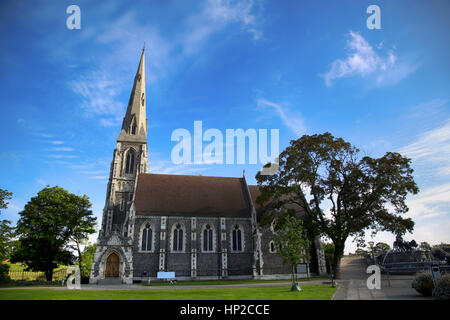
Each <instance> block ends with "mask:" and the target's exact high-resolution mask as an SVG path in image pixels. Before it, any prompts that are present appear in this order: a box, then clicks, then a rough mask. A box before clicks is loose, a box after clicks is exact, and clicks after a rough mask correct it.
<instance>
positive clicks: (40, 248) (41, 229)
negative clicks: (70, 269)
mask: <svg viewBox="0 0 450 320" xmlns="http://www.w3.org/2000/svg"><path fill="white" fill-rule="evenodd" d="M89 207H90V203H89V201H88V199H87V197H86V196H83V197H79V196H76V195H74V194H71V193H69V192H68V191H66V190H64V189H63V188H60V187H58V186H55V187H49V186H47V187H46V188H44V189H42V190H41V191H39V192H38V195H37V196H36V197H33V198H31V200H30V201H29V202H28V203H27V204H26V205H25V208H24V210H23V211H22V212H20V213H19V215H20V216H21V217H20V219H19V221H18V222H17V234H18V236H19V241H18V242H19V245H18V248H17V249H16V250H15V251H14V253H13V255H12V258H11V262H23V263H25V265H26V266H27V270H30V269H31V270H33V271H44V272H45V276H46V278H47V281H51V280H52V277H53V269H54V268H56V267H57V266H58V265H59V264H71V263H72V262H73V260H74V256H73V255H72V252H71V251H70V249H71V247H70V245H69V242H70V241H71V240H73V239H75V238H77V237H79V236H80V234H81V235H82V234H83V232H81V231H80V230H84V227H83V228H81V229H79V226H84V222H85V221H89V220H90V219H86V217H87V216H88V214H87V212H88V211H89V210H88V208H89ZM89 212H90V211H89Z"/></svg>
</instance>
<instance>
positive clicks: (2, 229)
mask: <svg viewBox="0 0 450 320" xmlns="http://www.w3.org/2000/svg"><path fill="white" fill-rule="evenodd" d="M11 198H12V193H11V192H8V191H7V190H3V189H0V209H6V208H8V202H7V200H9V199H11ZM0 213H1V212H0ZM10 224H11V221H9V220H6V219H3V220H0V261H1V260H3V259H7V258H9V257H10V255H11V252H12V248H13V243H14V242H13V238H14V228H13V227H11V225H10Z"/></svg>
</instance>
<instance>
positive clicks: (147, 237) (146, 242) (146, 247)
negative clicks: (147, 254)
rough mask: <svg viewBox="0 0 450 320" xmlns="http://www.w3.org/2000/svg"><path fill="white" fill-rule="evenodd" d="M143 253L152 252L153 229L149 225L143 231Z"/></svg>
mask: <svg viewBox="0 0 450 320" xmlns="http://www.w3.org/2000/svg"><path fill="white" fill-rule="evenodd" d="M141 251H152V229H151V228H150V224H149V223H147V224H146V226H145V228H144V229H143V230H142V244H141Z"/></svg>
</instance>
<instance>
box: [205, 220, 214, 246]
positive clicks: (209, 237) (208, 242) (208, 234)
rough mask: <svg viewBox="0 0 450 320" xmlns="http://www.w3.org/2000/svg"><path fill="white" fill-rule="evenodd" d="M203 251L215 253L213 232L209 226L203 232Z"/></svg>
mask: <svg viewBox="0 0 450 320" xmlns="http://www.w3.org/2000/svg"><path fill="white" fill-rule="evenodd" d="M203 251H204V252H211V251H214V247H213V230H212V229H211V226H210V225H209V224H207V225H206V227H205V229H204V230H203Z"/></svg>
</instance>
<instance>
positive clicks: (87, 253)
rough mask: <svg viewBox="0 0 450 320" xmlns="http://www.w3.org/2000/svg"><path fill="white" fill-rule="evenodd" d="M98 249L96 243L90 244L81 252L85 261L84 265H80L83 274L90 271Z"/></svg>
mask: <svg viewBox="0 0 450 320" xmlns="http://www.w3.org/2000/svg"><path fill="white" fill-rule="evenodd" d="M96 249H97V246H96V245H93V244H88V245H87V246H86V247H85V248H84V250H83V252H82V253H81V255H82V256H83V262H84V263H83V265H82V266H80V271H81V274H82V275H84V274H89V273H90V271H91V267H92V263H93V261H94V253H95V250H96Z"/></svg>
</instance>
